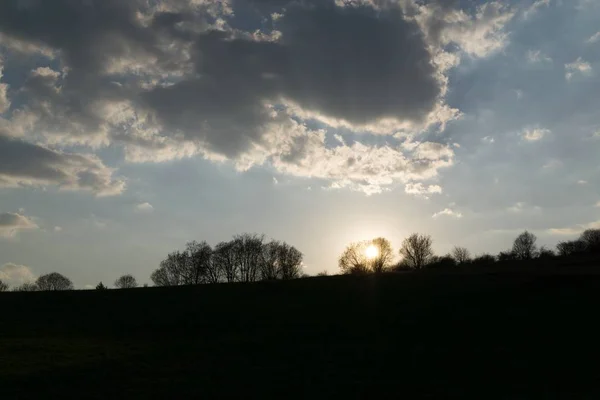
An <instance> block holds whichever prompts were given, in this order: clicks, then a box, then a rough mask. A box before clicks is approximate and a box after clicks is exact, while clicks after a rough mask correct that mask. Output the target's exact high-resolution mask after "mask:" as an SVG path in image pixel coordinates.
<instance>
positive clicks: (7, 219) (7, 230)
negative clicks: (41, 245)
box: [0, 212, 38, 237]
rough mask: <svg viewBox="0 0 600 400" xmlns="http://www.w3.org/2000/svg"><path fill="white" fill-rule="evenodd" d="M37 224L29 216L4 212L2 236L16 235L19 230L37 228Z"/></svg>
mask: <svg viewBox="0 0 600 400" xmlns="http://www.w3.org/2000/svg"><path fill="white" fill-rule="evenodd" d="M37 227H38V226H37V225H36V224H35V223H34V222H33V221H32V220H31V219H30V218H28V217H26V216H24V215H21V214H17V213H9V212H4V213H0V237H10V236H14V235H15V234H16V233H17V232H18V231H21V230H27V229H37Z"/></svg>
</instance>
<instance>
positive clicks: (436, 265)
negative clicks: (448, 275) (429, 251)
mask: <svg viewBox="0 0 600 400" xmlns="http://www.w3.org/2000/svg"><path fill="white" fill-rule="evenodd" d="M426 267H427V268H430V269H451V268H454V267H456V260H455V259H454V257H452V256H451V255H450V254H446V255H445V256H443V257H436V256H433V257H431V259H430V260H429V263H427V265H426Z"/></svg>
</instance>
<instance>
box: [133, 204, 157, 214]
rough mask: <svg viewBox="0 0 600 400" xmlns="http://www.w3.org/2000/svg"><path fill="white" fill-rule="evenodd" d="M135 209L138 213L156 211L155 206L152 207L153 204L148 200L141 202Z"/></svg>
mask: <svg viewBox="0 0 600 400" xmlns="http://www.w3.org/2000/svg"><path fill="white" fill-rule="evenodd" d="M135 211H136V212H138V213H150V212H152V211H154V207H152V204H150V203H148V202H146V203H140V204H137V205H136V206H135Z"/></svg>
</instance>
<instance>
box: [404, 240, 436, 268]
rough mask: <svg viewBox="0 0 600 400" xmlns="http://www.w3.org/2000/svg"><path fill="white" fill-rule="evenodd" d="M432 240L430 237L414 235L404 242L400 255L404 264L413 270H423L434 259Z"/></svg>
mask: <svg viewBox="0 0 600 400" xmlns="http://www.w3.org/2000/svg"><path fill="white" fill-rule="evenodd" d="M431 245H432V240H431V236H429V235H419V234H418V233H414V234H412V235H410V236H409V237H408V238H406V239H404V241H403V242H402V247H401V248H400V255H401V256H402V257H403V260H402V261H403V263H405V265H407V266H409V267H410V268H412V269H422V268H424V267H425V266H426V265H427V263H428V262H429V261H430V260H431V258H432V257H433V249H432V248H431Z"/></svg>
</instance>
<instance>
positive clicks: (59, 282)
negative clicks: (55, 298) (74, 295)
mask: <svg viewBox="0 0 600 400" xmlns="http://www.w3.org/2000/svg"><path fill="white" fill-rule="evenodd" d="M35 284H36V286H37V287H38V289H39V290H41V291H58V290H73V282H71V280H70V279H69V278H67V277H66V276H63V275H61V274H59V273H58V272H52V273H49V274H46V275H42V276H40V277H39V278H38V279H37V280H36V282H35Z"/></svg>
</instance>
